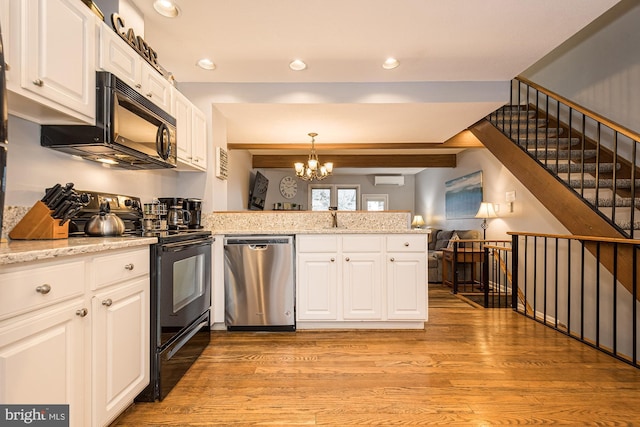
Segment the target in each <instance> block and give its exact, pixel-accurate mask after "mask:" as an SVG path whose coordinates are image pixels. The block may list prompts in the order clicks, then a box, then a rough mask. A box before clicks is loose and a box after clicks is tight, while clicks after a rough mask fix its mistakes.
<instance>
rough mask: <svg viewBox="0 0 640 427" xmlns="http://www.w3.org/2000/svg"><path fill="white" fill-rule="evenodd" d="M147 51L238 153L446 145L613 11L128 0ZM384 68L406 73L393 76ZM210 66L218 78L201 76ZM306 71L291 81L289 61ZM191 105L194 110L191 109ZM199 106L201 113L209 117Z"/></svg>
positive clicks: (340, 1) (607, 2) (407, 2)
mask: <svg viewBox="0 0 640 427" xmlns="http://www.w3.org/2000/svg"><path fill="white" fill-rule="evenodd" d="M130 1H131V2H132V3H133V4H134V5H135V6H136V7H137V8H139V9H140V12H141V13H142V14H143V15H144V21H145V24H144V25H145V28H144V39H145V40H146V42H147V43H148V44H149V45H150V46H151V47H152V48H154V49H155V50H156V51H157V53H158V60H159V62H160V64H161V65H162V66H163V67H164V68H166V69H167V70H169V71H171V72H172V73H173V74H174V75H175V77H176V79H177V81H178V83H179V87H180V88H181V90H184V92H185V93H186V94H187V95H188V96H189V97H190V98H192V99H193V98H199V99H200V100H203V99H205V100H206V102H207V103H210V104H213V105H214V106H215V107H216V108H217V109H218V110H219V111H220V112H221V113H222V114H223V115H224V116H225V117H226V118H227V139H228V142H233V143H248V142H251V143H287V142H295V143H301V142H302V143H304V142H308V141H310V140H309V138H308V137H307V133H309V132H317V133H318V134H319V135H318V137H317V139H316V144H317V147H318V150H319V152H320V154H322V143H323V142H332V143H336V142H337V143H341V142H344V143H357V142H382V143H389V144H392V143H396V142H433V143H436V144H438V143H442V142H444V141H445V140H446V139H448V138H450V137H452V136H454V135H455V134H457V133H458V132H460V131H462V130H464V129H465V128H466V127H468V126H469V125H471V124H473V123H474V122H476V121H477V120H479V119H480V118H482V117H484V116H485V115H486V114H488V113H489V112H491V111H493V110H494V109H495V108H497V107H498V106H500V105H502V104H503V103H504V102H506V100H507V99H508V86H507V82H508V81H509V80H511V79H512V78H513V77H515V76H517V75H518V74H520V73H521V72H523V71H524V70H525V69H526V68H528V67H529V66H531V65H532V64H533V63H535V62H536V61H538V60H539V59H540V58H542V57H543V56H544V55H546V54H547V53H548V52H550V51H551V50H552V49H554V48H555V47H557V46H558V45H560V44H561V43H562V42H563V41H565V40H566V39H568V38H569V37H570V36H572V35H573V34H575V33H576V32H578V31H579V30H580V29H581V28H583V27H584V26H586V25H587V24H588V23H590V22H591V21H593V20H594V19H595V18H597V17H598V16H599V15H601V14H602V13H603V12H605V11H606V10H608V9H609V8H610V7H611V6H613V5H614V4H616V3H617V2H618V0H589V1H584V0H562V1H558V0H519V1H513V0H484V1H478V0H446V1H442V0H215V1H212V0H178V1H176V2H177V3H178V5H179V7H180V9H181V14H180V16H179V17H178V18H175V19H168V18H165V17H162V16H160V15H158V14H157V13H155V12H154V10H153V8H152V2H153V0H130ZM389 56H393V57H395V58H397V59H398V60H399V61H400V66H399V67H398V68H396V69H393V70H384V69H383V68H382V67H381V65H382V62H383V61H384V60H385V59H386V58H387V57H389ZM202 57H208V58H210V59H212V60H213V61H214V62H215V64H216V66H217V67H216V69H215V70H214V71H204V70H201V69H199V68H197V67H196V66H195V63H196V61H197V60H198V59H200V58H202ZM296 58H299V59H302V60H304V61H305V62H306V63H307V64H308V68H307V69H306V70H304V71H300V72H294V71H291V70H290V69H289V68H288V64H289V62H290V61H291V60H293V59H296ZM194 102H196V101H194ZM200 105H201V104H200Z"/></svg>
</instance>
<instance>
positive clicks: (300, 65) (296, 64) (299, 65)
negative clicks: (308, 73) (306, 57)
mask: <svg viewBox="0 0 640 427" xmlns="http://www.w3.org/2000/svg"><path fill="white" fill-rule="evenodd" d="M289 68H291V69H292V70H293V71H302V70H304V69H305V68H307V64H305V63H304V61H302V60H301V59H294V60H293V61H291V62H290V63H289Z"/></svg>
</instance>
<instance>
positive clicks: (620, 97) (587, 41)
mask: <svg viewBox="0 0 640 427" xmlns="http://www.w3.org/2000/svg"><path fill="white" fill-rule="evenodd" d="M638 22H640V2H638V1H637V0H622V1H621V2H620V3H619V4H618V5H616V6H614V7H613V8H612V9H611V10H609V11H608V12H607V13H605V14H604V15H603V16H602V17H601V18H599V19H597V20H596V21H595V22H593V23H592V24H590V25H589V26H587V28H586V29H585V30H584V31H581V32H579V33H578V34H576V35H575V36H574V37H572V38H570V39H569V40H568V41H566V42H565V43H563V44H562V45H561V46H560V47H558V48H557V49H555V50H554V51H553V52H551V53H550V54H549V55H547V56H546V57H545V58H543V59H542V60H541V61H539V62H537V63H536V64H535V65H533V66H532V67H530V68H529V69H528V70H526V71H525V72H523V73H522V74H523V75H524V76H525V77H527V78H528V79H530V80H532V81H534V82H535V83H538V84H540V85H542V86H543V87H546V88H547V89H550V90H552V91H554V92H556V93H558V94H560V95H562V96H564V97H566V98H568V99H570V100H572V101H574V102H577V103H578V104H580V105H582V106H584V107H586V108H588V109H590V110H592V111H594V112H596V113H598V114H601V115H603V116H604V117H607V118H609V119H610V120H613V121H614V122H617V123H618V124H620V125H622V126H625V127H627V128H629V129H631V130H633V131H635V132H640V96H638V95H639V94H640V28H639V26H638Z"/></svg>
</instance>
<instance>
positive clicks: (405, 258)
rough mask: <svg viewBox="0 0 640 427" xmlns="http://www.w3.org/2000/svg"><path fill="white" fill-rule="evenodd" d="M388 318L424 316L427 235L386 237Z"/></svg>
mask: <svg viewBox="0 0 640 427" xmlns="http://www.w3.org/2000/svg"><path fill="white" fill-rule="evenodd" d="M386 249H387V253H386V270H387V318H389V319H394V320H419V319H425V320H426V318H427V265H426V263H427V261H426V255H425V254H426V250H427V238H426V237H425V236H423V235H403V234H400V235H389V236H387V237H386Z"/></svg>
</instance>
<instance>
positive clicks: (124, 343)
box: [91, 276, 150, 426]
mask: <svg viewBox="0 0 640 427" xmlns="http://www.w3.org/2000/svg"><path fill="white" fill-rule="evenodd" d="M91 306H92V309H93V322H92V336H93V343H92V354H93V358H92V360H93V366H92V369H91V371H92V392H93V408H92V417H93V423H92V425H96V426H98V425H100V426H101V425H107V424H108V423H109V422H110V421H111V420H113V419H114V418H115V417H116V416H118V414H120V413H121V412H122V411H123V410H124V409H125V408H126V407H127V406H128V405H129V404H131V402H132V401H133V399H134V397H135V396H137V395H138V393H140V391H142V389H143V388H144V387H146V385H147V384H149V347H150V345H149V276H143V277H141V278H138V279H134V280H132V281H130V282H127V283H126V284H123V285H118V286H115V287H114V288H112V289H111V290H107V291H104V292H101V293H99V294H96V295H95V296H94V297H93V298H92V300H91Z"/></svg>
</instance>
